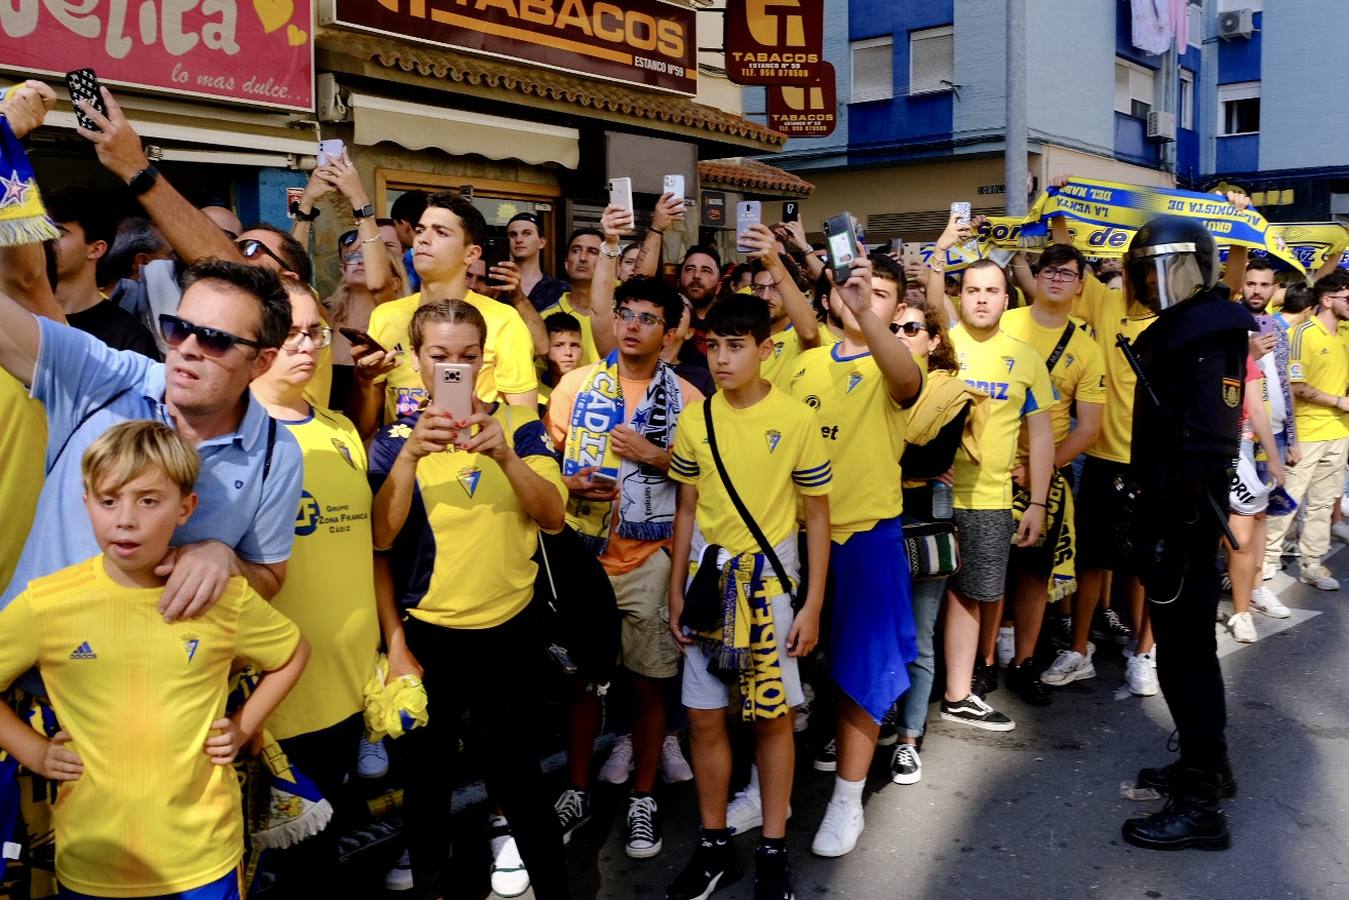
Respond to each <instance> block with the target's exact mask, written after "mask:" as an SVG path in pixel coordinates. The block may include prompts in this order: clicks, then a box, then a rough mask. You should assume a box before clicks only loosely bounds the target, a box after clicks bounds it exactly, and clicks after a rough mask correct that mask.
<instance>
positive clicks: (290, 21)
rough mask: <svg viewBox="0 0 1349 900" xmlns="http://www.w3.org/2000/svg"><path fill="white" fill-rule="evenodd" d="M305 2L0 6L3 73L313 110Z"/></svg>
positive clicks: (154, 0)
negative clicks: (69, 77) (76, 75)
mask: <svg viewBox="0 0 1349 900" xmlns="http://www.w3.org/2000/svg"><path fill="white" fill-rule="evenodd" d="M313 18H314V17H313V7H312V6H311V3H310V0H106V2H102V0H80V2H76V0H3V2H0V68H3V69H8V70H10V71H13V72H15V73H17V74H18V75H20V76H27V75H62V74H64V73H65V72H66V71H69V70H71V69H80V68H86V67H87V68H92V69H93V70H94V71H95V72H97V73H98V77H99V80H100V81H103V82H105V83H106V84H108V85H109V86H120V85H127V86H132V87H138V88H149V89H152V90H157V91H169V92H172V93H176V94H189V95H193V96H198V97H209V98H211V99H213V100H232V101H240V102H245V103H248V104H249V105H252V106H269V107H276V108H279V109H289V110H302V111H308V110H312V109H313V108H314V45H313V35H312V31H313V25H312V23H313Z"/></svg>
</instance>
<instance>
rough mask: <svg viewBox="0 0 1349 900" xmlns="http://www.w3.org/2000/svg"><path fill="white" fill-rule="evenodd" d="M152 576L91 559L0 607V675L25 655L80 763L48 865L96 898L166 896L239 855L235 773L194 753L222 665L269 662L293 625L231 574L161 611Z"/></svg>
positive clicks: (227, 866) (18, 668)
mask: <svg viewBox="0 0 1349 900" xmlns="http://www.w3.org/2000/svg"><path fill="white" fill-rule="evenodd" d="M163 593H164V589H163V588H158V587H156V588H143V589H136V588H127V587H122V586H121V585H118V584H116V583H114V582H113V580H112V579H111V578H110V577H109V576H108V574H107V572H106V570H105V569H104V559H103V557H102V556H96V557H94V558H93V559H89V560H85V561H84V562H81V563H77V564H75V565H73V566H70V567H69V568H66V569H62V570H61V571H59V572H56V573H54V574H51V575H47V576H45V577H43V578H39V579H37V580H36V581H33V582H30V583H29V585H28V587H27V589H26V590H24V592H23V593H21V594H19V596H18V597H16V598H15V599H14V602H13V603H11V604H10V605H9V606H7V607H6V608H5V609H4V610H3V611H0V633H3V634H4V635H5V639H4V640H3V641H0V685H3V686H5V687H8V685H9V684H10V683H11V682H12V681H13V680H14V679H15V678H16V677H18V676H19V675H20V674H22V673H23V672H25V671H27V670H28V669H29V668H30V667H31V666H33V665H35V664H36V665H37V667H38V669H39V671H40V672H41V673H42V677H43V680H44V682H45V683H46V686H47V692H48V694H49V696H50V698H51V701H52V707H53V708H54V709H55V711H56V717H57V719H58V720H59V721H60V723H61V725H62V727H64V728H65V729H66V730H67V731H69V732H70V734H71V738H72V740H71V742H70V744H69V745H67V746H68V747H69V749H70V750H72V751H74V752H75V753H76V754H77V755H78V756H79V757H80V759H81V760H83V762H84V774H83V775H81V776H80V778H79V779H78V780H77V781H70V782H64V783H62V784H61V787H60V791H59V793H58V794H57V797H56V806H55V811H54V813H53V818H54V820H55V822H54V824H55V829H56V875H57V878H59V879H60V881H61V883H62V884H64V885H65V886H66V887H68V888H71V889H72V890H75V891H78V892H80V893H83V894H93V895H95V896H99V897H144V896H152V895H158V894H175V893H178V892H180V891H187V890H190V889H192V888H195V887H200V886H201V885H203V884H209V883H210V882H212V881H214V880H216V879H217V878H220V877H222V876H224V875H225V874H226V873H228V872H229V871H230V870H231V869H233V868H234V867H235V866H237V865H238V863H239V858H240V856H241V855H242V854H243V849H244V845H243V817H242V815H241V813H240V797H239V783H238V780H237V779H236V778H235V775H234V770H233V769H232V768H231V767H230V766H216V765H212V764H211V761H210V759H208V758H207V756H206V754H205V753H204V752H203V751H202V745H203V744H204V743H205V742H206V738H207V737H209V736H210V725H211V723H212V722H214V721H215V720H216V719H218V718H220V717H221V716H222V715H224V712H225V695H226V690H227V687H228V682H229V674H230V666H231V664H232V663H233V661H234V660H235V659H236V658H241V657H242V658H247V659H251V660H253V661H254V662H256V663H257V664H258V665H259V666H261V667H262V668H263V669H264V670H271V669H276V668H280V667H281V666H283V665H285V664H286V662H287V661H288V660H289V659H290V657H291V654H292V653H294V652H295V647H296V645H297V644H298V643H299V640H300V630H299V629H298V628H296V627H295V625H294V624H293V623H292V622H291V621H290V620H289V619H287V618H286V617H285V616H283V615H281V613H279V612H277V611H276V610H275V609H273V608H272V606H271V605H270V604H269V603H267V602H266V601H265V600H263V599H262V598H261V597H259V596H258V595H257V594H256V593H254V591H253V589H252V588H250V587H249V586H248V583H247V582H246V581H244V579H243V578H238V577H236V578H231V579H230V582H229V586H228V587H227V588H226V590H225V593H224V595H223V596H222V597H221V598H220V600H218V601H217V602H216V603H215V605H213V606H211V607H210V608H209V609H208V610H207V611H206V612H205V613H204V614H203V615H202V616H201V617H200V618H197V619H191V620H183V621H179V622H174V623H172V624H167V623H165V621H164V619H163V617H162V616H161V615H160V614H159V612H158V611H156V609H155V607H156V605H157V604H158V603H159V600H160V598H161V597H162V596H163Z"/></svg>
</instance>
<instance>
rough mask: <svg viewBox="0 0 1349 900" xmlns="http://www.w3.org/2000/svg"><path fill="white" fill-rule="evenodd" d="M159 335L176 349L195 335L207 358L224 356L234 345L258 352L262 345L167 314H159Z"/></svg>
mask: <svg viewBox="0 0 1349 900" xmlns="http://www.w3.org/2000/svg"><path fill="white" fill-rule="evenodd" d="M159 333H160V334H162V335H163V336H164V343H166V344H168V345H169V346H170V347H177V346H178V345H179V344H181V343H182V342H183V341H185V340H187V339H188V336H189V335H196V337H197V346H198V347H200V348H201V349H202V351H203V352H204V353H205V354H206V355H207V356H217V357H219V356H224V355H225V354H226V353H229V352H230V349H231V348H232V347H233V346H234V345H235V344H243V345H244V346H245V347H253V348H255V349H258V350H261V349H262V344H260V343H259V342H257V341H250V340H249V339H248V338H241V337H239V336H237V335H233V334H230V333H229V332H228V331H221V330H220V329H218V328H207V327H205V326H204V325H193V324H192V323H191V322H189V321H187V320H186V319H180V318H178V317H177V316H171V315H169V314H168V313H160V316H159Z"/></svg>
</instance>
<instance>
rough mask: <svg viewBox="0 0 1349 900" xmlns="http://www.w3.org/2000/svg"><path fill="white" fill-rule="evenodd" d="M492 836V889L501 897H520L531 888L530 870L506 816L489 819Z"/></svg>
mask: <svg viewBox="0 0 1349 900" xmlns="http://www.w3.org/2000/svg"><path fill="white" fill-rule="evenodd" d="M487 824H488V827H489V828H490V829H491V830H490V832H489V833H490V834H491V837H492V840H491V845H492V890H493V891H494V892H495V893H496V894H497V896H499V897H518V896H520V895H521V894H523V893H524V892H525V891H527V890H529V872H528V871H526V869H525V861H524V860H523V859H521V858H520V848H519V847H517V846H515V837H514V835H512V834H511V826H510V824H509V823H507V821H506V817H505V816H492V817H491V818H489V819H488V820H487Z"/></svg>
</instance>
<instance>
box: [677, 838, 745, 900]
mask: <svg viewBox="0 0 1349 900" xmlns="http://www.w3.org/2000/svg"><path fill="white" fill-rule="evenodd" d="M739 880H740V865H739V864H738V863H737V862H736V861H735V850H734V849H733V848H732V847H731V843H730V841H729V840H726V841H725V842H719V841H717V840H715V839H713V838H710V837H708V836H707V835H705V834H700V835H699V836H698V846H697V847H695V848H694V849H693V858H692V859H690V860H689V864H688V865H687V866H685V867H684V871H682V872H680V873H679V875H678V877H676V878H675V880H674V881H673V882H671V884H670V887H669V888H668V889H667V890H666V891H665V900H707V898H708V897H710V896H712V894H714V893H715V892H717V891H719V890H721V889H722V888H724V887H726V886H727V885H728V884H734V883H735V882H737V881H739Z"/></svg>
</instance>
